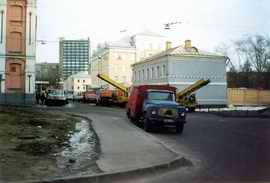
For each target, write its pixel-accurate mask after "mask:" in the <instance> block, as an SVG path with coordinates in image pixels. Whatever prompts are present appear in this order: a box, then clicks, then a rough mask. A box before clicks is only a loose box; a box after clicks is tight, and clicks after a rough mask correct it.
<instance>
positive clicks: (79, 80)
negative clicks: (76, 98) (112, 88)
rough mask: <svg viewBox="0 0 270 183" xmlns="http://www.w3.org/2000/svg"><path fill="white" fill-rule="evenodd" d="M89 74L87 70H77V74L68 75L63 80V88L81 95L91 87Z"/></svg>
mask: <svg viewBox="0 0 270 183" xmlns="http://www.w3.org/2000/svg"><path fill="white" fill-rule="evenodd" d="M91 85H92V82H91V76H90V75H89V74H88V72H87V71H86V72H79V73H77V74H74V75H71V76H69V77H68V78H67V79H66V80H65V81H64V90H65V91H67V92H68V93H72V94H73V95H81V94H82V93H83V92H85V91H86V90H87V88H89V87H91Z"/></svg>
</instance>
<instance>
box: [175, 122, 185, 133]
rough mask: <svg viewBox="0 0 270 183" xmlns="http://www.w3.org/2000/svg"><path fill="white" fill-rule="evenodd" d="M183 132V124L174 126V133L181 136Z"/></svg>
mask: <svg viewBox="0 0 270 183" xmlns="http://www.w3.org/2000/svg"><path fill="white" fill-rule="evenodd" d="M183 131H184V123H177V124H176V133H179V134H182V133H183Z"/></svg>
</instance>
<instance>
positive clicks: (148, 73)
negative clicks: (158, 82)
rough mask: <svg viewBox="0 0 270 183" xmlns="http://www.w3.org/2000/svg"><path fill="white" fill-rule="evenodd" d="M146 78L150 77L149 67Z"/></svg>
mask: <svg viewBox="0 0 270 183" xmlns="http://www.w3.org/2000/svg"><path fill="white" fill-rule="evenodd" d="M146 79H147V80H149V79H150V70H149V68H148V69H147V74H146Z"/></svg>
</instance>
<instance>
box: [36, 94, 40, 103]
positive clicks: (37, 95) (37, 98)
mask: <svg viewBox="0 0 270 183" xmlns="http://www.w3.org/2000/svg"><path fill="white" fill-rule="evenodd" d="M39 100H40V92H38V91H37V92H36V102H37V104H39Z"/></svg>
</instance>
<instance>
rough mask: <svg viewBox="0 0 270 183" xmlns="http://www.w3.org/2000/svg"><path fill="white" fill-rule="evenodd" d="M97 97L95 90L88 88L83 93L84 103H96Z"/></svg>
mask: <svg viewBox="0 0 270 183" xmlns="http://www.w3.org/2000/svg"><path fill="white" fill-rule="evenodd" d="M97 101H98V97H97V94H96V91H95V90H89V91H86V92H84V93H83V102H84V103H95V104H96V103H97Z"/></svg>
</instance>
